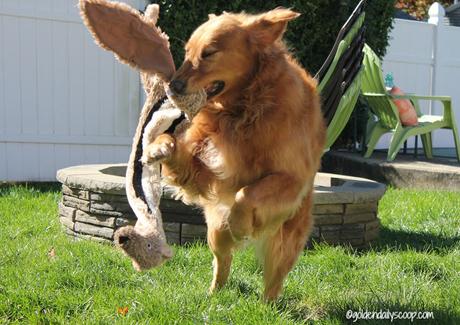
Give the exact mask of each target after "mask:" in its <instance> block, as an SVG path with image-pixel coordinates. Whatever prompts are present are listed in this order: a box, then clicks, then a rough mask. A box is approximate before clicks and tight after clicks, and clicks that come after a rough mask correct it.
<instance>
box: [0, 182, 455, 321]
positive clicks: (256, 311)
mask: <svg viewBox="0 0 460 325" xmlns="http://www.w3.org/2000/svg"><path fill="white" fill-rule="evenodd" d="M59 197H60V194H59V188H58V187H43V186H42V187H29V188H25V187H21V186H13V187H4V188H2V189H0V239H1V242H2V251H1V253H0V323H9V322H13V323H14V322H25V323H69V322H70V323H107V324H112V323H113V322H114V321H115V322H120V323H133V322H135V323H153V324H162V323H168V324H171V323H177V324H182V323H185V324H187V323H188V324H192V323H213V324H215V323H217V324H224V323H233V324H263V323H266V324H272V323H277V324H291V323H309V322H311V321H319V322H320V323H323V324H340V323H343V322H349V321H347V319H346V312H347V310H354V311H359V310H368V311H379V310H390V311H429V312H433V315H434V318H435V319H434V320H431V322H424V323H433V324H460V193H452V192H425V191H415V190H389V191H388V192H387V193H386V194H385V196H384V198H383V199H382V201H381V203H380V206H379V214H380V217H381V219H382V224H383V225H382V232H381V239H380V240H379V241H378V242H376V243H375V245H374V247H373V248H372V249H370V250H367V251H362V252H359V251H354V250H352V249H349V248H343V247H330V246H327V245H318V246H316V247H315V248H314V249H313V250H310V251H306V252H305V253H304V254H303V256H302V257H301V258H300V260H299V263H298V264H297V266H296V267H295V269H294V270H293V271H292V272H291V273H290V275H289V277H288V279H287V281H286V285H285V291H284V294H283V296H282V297H281V298H280V299H279V301H277V302H276V303H273V304H265V303H263V302H261V299H260V295H261V292H262V276H261V270H260V268H259V267H258V266H257V263H256V261H255V259H254V257H253V254H252V253H251V251H250V250H248V251H242V252H239V253H238V254H237V255H236V258H235V261H234V264H233V270H232V274H231V279H230V281H229V284H228V286H227V287H226V288H225V289H223V290H222V291H220V292H219V293H217V294H215V295H212V296H209V295H208V294H207V289H208V285H209V283H210V280H211V272H212V269H211V253H210V252H209V250H208V249H207V247H206V246H204V245H200V244H197V245H193V246H189V247H176V248H175V252H176V254H175V256H174V257H173V259H172V260H171V261H170V262H168V263H167V264H166V265H164V266H162V267H160V268H158V269H155V270H152V271H149V272H146V273H137V272H135V271H134V270H133V268H132V266H131V264H130V262H129V261H128V259H127V258H125V257H124V256H123V255H122V254H121V253H120V252H119V251H117V250H116V249H115V248H113V247H111V246H108V245H102V244H98V243H93V242H88V241H76V242H75V241H72V240H71V239H69V238H68V237H66V235H65V234H64V232H63V231H62V229H61V227H60V224H59V222H58V218H57V202H58V200H59ZM51 250H53V253H54V254H53V253H52V254H50V251H51ZM52 255H54V256H52ZM119 307H128V309H127V310H128V312H127V313H126V315H122V314H120V313H119V312H117V308H119Z"/></svg>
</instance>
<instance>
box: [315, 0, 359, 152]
mask: <svg viewBox="0 0 460 325" xmlns="http://www.w3.org/2000/svg"><path fill="white" fill-rule="evenodd" d="M364 4H365V1H364V0H362V1H360V3H359V4H358V5H357V6H356V8H355V10H354V11H353V13H352V14H351V16H350V17H349V18H348V20H347V21H346V22H345V24H344V25H343V26H342V28H341V29H340V31H339V34H338V36H337V38H336V41H335V43H334V46H333V47H332V50H331V52H330V53H329V55H328V57H327V58H326V60H325V62H324V63H323V65H322V66H321V68H320V70H319V71H318V73H317V74H316V75H315V78H316V79H317V80H318V91H319V93H320V95H321V100H322V105H321V106H322V111H323V116H324V118H325V121H326V125H327V137H326V145H325V151H328V150H329V148H330V147H331V146H332V145H333V144H334V142H335V141H336V140H337V138H338V136H339V135H340V133H341V132H342V131H343V129H344V128H345V126H346V124H347V122H348V120H349V119H350V115H351V113H352V112H353V109H354V107H355V105H356V101H357V100H358V97H359V93H360V85H361V76H362V70H363V69H362V59H363V52H362V49H363V47H364V42H365V40H364V32H365V27H364V26H363V23H364V17H365V12H364Z"/></svg>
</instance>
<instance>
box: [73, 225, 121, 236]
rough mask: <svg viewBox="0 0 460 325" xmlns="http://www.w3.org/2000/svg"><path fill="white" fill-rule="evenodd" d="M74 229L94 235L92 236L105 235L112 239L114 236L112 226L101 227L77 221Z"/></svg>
mask: <svg viewBox="0 0 460 325" xmlns="http://www.w3.org/2000/svg"><path fill="white" fill-rule="evenodd" d="M74 230H75V232H78V233H83V234H86V235H92V236H97V237H103V238H107V239H112V237H113V229H112V228H107V227H99V226H94V225H90V224H87V223H82V222H75V226H74Z"/></svg>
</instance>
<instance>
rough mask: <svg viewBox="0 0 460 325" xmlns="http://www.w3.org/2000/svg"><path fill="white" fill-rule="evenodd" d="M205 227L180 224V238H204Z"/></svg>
mask: <svg viewBox="0 0 460 325" xmlns="http://www.w3.org/2000/svg"><path fill="white" fill-rule="evenodd" d="M206 229H207V228H206V226H202V225H191V224H186V223H184V224H182V230H181V236H182V237H192V238H194V237H206V233H207V230H206Z"/></svg>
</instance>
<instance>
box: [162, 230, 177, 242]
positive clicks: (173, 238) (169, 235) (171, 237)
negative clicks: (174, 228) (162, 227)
mask: <svg viewBox="0 0 460 325" xmlns="http://www.w3.org/2000/svg"><path fill="white" fill-rule="evenodd" d="M165 235H166V241H167V242H168V244H170V245H173V244H175V245H180V236H179V233H178V232H169V231H165Z"/></svg>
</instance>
